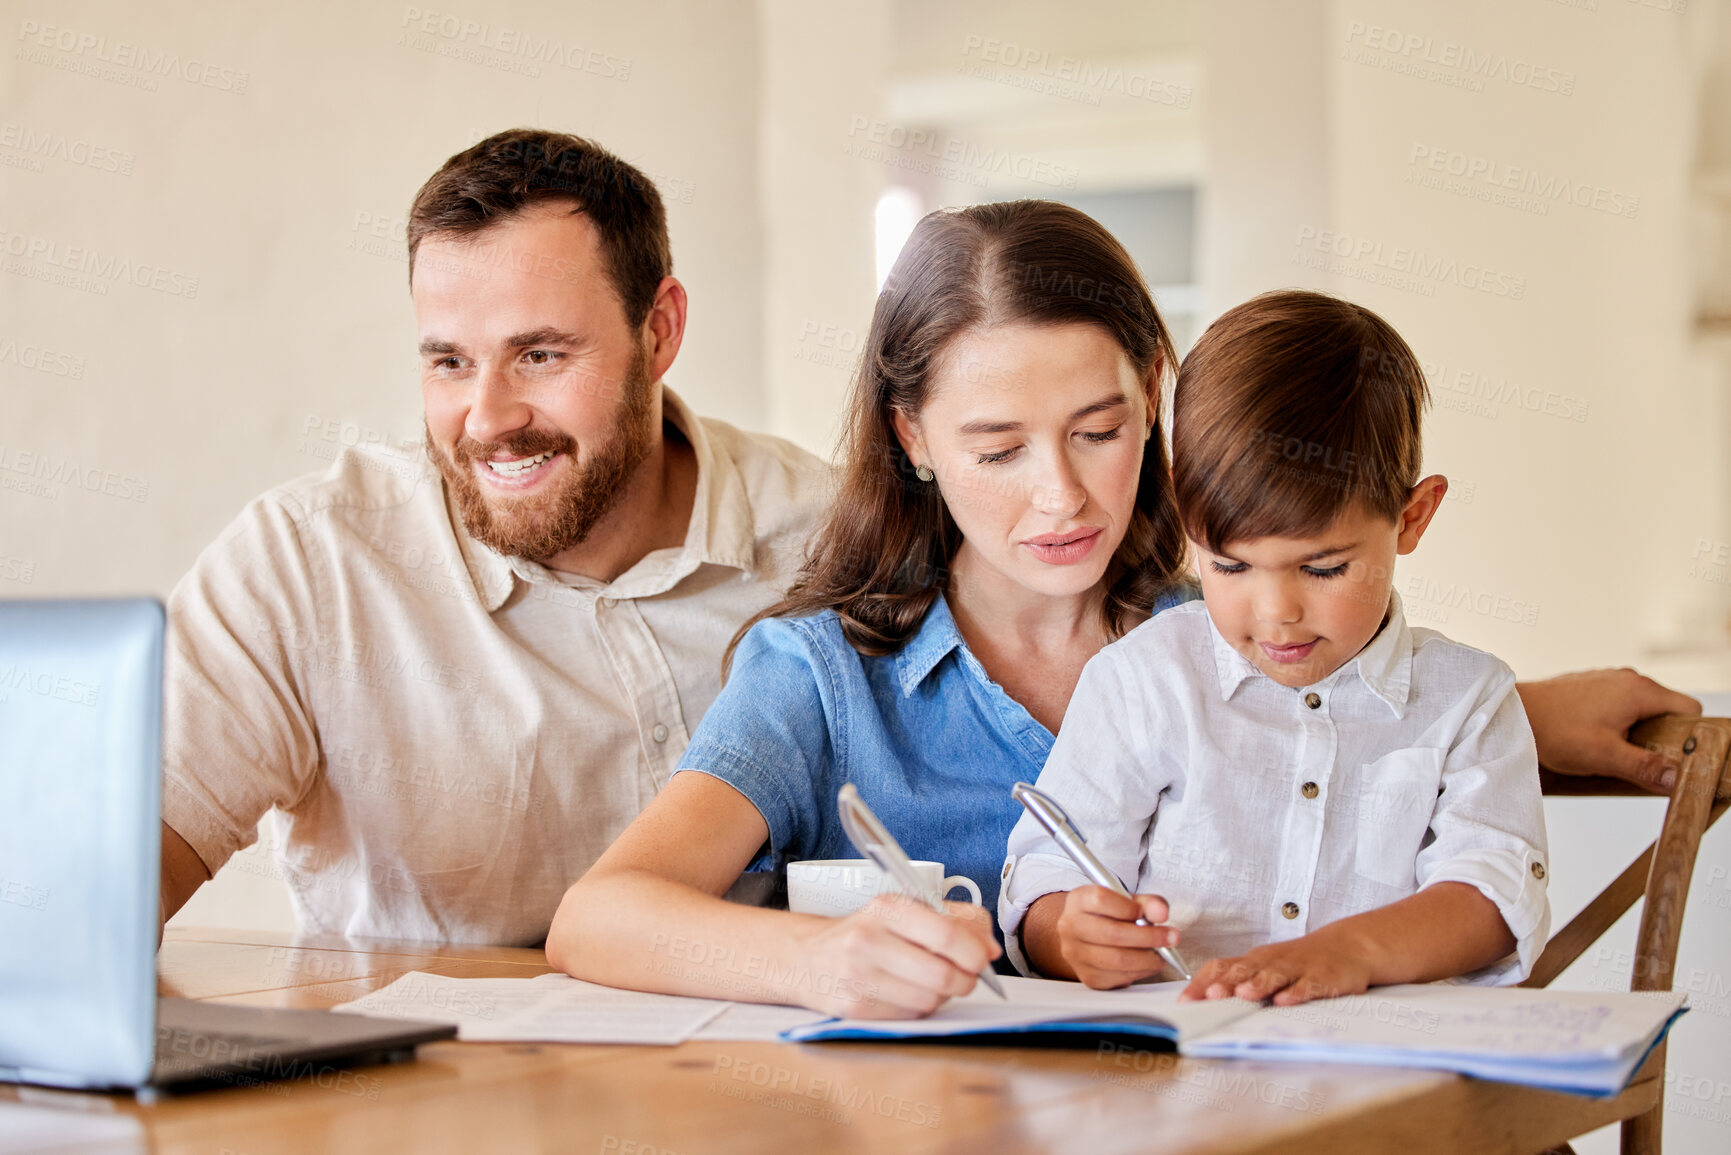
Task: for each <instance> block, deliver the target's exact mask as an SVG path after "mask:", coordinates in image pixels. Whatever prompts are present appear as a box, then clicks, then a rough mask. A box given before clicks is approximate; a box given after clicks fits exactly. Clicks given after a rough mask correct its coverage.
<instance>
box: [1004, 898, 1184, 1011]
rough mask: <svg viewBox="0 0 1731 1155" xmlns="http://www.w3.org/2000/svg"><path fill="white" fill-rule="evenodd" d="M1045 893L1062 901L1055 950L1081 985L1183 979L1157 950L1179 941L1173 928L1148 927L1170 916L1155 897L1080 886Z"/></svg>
mask: <svg viewBox="0 0 1731 1155" xmlns="http://www.w3.org/2000/svg"><path fill="white" fill-rule="evenodd" d="M1046 897H1047V898H1053V899H1060V898H1061V899H1062V901H1063V907H1062V909H1061V910H1060V912H1059V914H1058V922H1057V927H1056V930H1057V939H1058V944H1057V945H1058V950H1059V951H1060V952H1061V953H1062V954H1063V956H1064V961H1065V962H1067V963H1068V964H1069V965H1070V969H1071V970H1073V971H1074V972H1075V974H1076V978H1077V979H1079V980H1080V981H1081V982H1082V983H1083V984H1084V985H1085V986H1089V987H1093V988H1094V989H1096V990H1106V989H1109V988H1112V987H1122V986H1128V985H1129V984H1130V983H1133V982H1137V981H1139V980H1141V979H1145V978H1148V977H1150V976H1151V975H1156V974H1160V973H1161V972H1166V975H1167V977H1168V978H1178V977H1181V976H1179V975H1176V974H1173V973H1172V969H1171V967H1170V966H1168V964H1167V963H1166V962H1165V960H1163V959H1162V958H1161V957H1160V955H1159V954H1158V953H1156V952H1158V951H1161V950H1169V949H1171V948H1172V947H1174V946H1176V945H1177V944H1178V932H1177V931H1176V930H1174V929H1173V928H1172V927H1169V926H1158V925H1150V924H1155V923H1161V922H1165V921H1166V918H1167V916H1168V914H1169V912H1168V911H1167V909H1166V900H1165V899H1163V898H1161V897H1160V896H1159V895H1154V894H1137V895H1131V896H1129V897H1125V896H1124V895H1121V894H1114V893H1113V892H1112V891H1110V890H1107V889H1106V888H1105V887H1103V886H1079V887H1077V888H1076V889H1075V890H1072V891H1069V892H1068V893H1065V894H1062V895H1047V896H1046ZM1032 913H1033V912H1032V911H1030V912H1029V914H1030V916H1031V915H1032Z"/></svg>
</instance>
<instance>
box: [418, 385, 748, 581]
mask: <svg viewBox="0 0 1731 1155" xmlns="http://www.w3.org/2000/svg"><path fill="white" fill-rule="evenodd" d="M661 397H662V409H661V411H662V418H663V420H665V421H666V422H667V423H668V424H670V425H672V426H673V427H674V428H675V429H677V430H678V431H679V432H680V433H681V434H682V435H683V436H684V437H685V440H686V441H688V442H689V443H690V444H691V449H692V453H693V455H694V456H695V457H696V459H697V492H696V495H695V497H694V499H693V500H692V503H691V524H690V525H689V526H687V528H686V531H685V543H684V544H683V545H682V546H680V547H679V548H678V549H659V550H655V551H654V552H652V553H650V554H648V555H647V556H645V557H643V558H641V559H639V561H638V562H637V564H636V565H634V566H632V567H631V568H630V569H628V570H626V571H625V572H624V573H622V574H620V575H619V576H618V577H617V578H615V579H614V580H613V581H612V582H610V583H601V582H584V581H578V582H575V583H572V584H575V585H577V586H579V587H580V588H589V589H592V590H593V591H594V592H595V593H598V594H605V595H607V596H609V597H618V598H636V597H650V596H653V595H655V594H660V593H665V592H667V591H668V590H670V589H672V588H673V587H674V586H675V585H676V584H678V583H679V581H680V580H681V579H683V578H684V577H685V576H686V575H688V574H690V573H691V572H693V571H694V570H696V569H697V567H698V566H700V565H705V564H708V565H724V566H730V567H732V568H734V569H740V570H745V571H747V572H751V571H752V570H753V568H754V565H755V562H756V556H757V534H756V528H755V523H754V522H753V520H752V516H751V499H750V496H749V495H748V494H747V493H746V489H745V481H744V479H743V478H742V477H740V475H739V468H738V466H737V465H736V464H735V463H734V460H733V458H732V457H731V456H730V455H728V454H727V453H725V452H724V451H722V450H721V449H720V448H719V447H718V446H716V445H715V443H714V442H713V441H711V440H710V436H709V431H708V430H707V429H705V428H704V425H703V421H702V420H701V419H700V418H699V417H698V416H697V415H696V414H695V413H693V412H692V411H691V407H690V406H688V405H686V403H685V401H684V399H683V398H681V397H680V396H679V395H678V394H677V393H675V392H674V391H673V390H672V389H670V388H668V387H667V386H665V385H664V386H662V390H661ZM440 485H441V488H442V489H444V491H445V509H446V512H447V514H448V516H449V517H450V521H451V530H452V532H453V533H454V534H455V535H456V538H457V542H458V545H459V547H460V548H461V549H462V552H463V560H464V561H465V562H466V563H467V564H468V567H469V576H470V577H471V578H472V579H473V580H474V582H475V595H476V597H477V598H479V600H480V602H481V604H482V605H484V606H485V607H486V608H487V612H489V613H492V612H493V611H495V610H497V609H498V608H499V607H500V606H502V605H504V604H505V601H506V599H507V598H509V597H510V596H511V591H512V590H513V589H515V588H516V584H517V582H518V581H519V580H522V581H529V582H534V581H557V580H558V579H557V578H555V577H554V576H553V575H552V574H551V572H550V571H548V570H547V568H546V567H545V566H542V565H540V564H538V563H536V562H532V561H525V560H523V559H522V558H509V557H506V556H504V555H503V554H501V553H499V552H497V551H496V550H494V549H492V548H491V547H489V546H486V545H483V544H482V543H480V542H478V541H476V540H475V539H474V538H472V537H470V536H469V531H468V529H467V528H466V527H465V526H464V525H463V518H462V514H461V513H460V511H459V510H458V509H457V506H456V501H455V499H454V498H453V497H452V496H451V494H450V492H449V490H448V488H446V487H444V485H443V479H441V481H440Z"/></svg>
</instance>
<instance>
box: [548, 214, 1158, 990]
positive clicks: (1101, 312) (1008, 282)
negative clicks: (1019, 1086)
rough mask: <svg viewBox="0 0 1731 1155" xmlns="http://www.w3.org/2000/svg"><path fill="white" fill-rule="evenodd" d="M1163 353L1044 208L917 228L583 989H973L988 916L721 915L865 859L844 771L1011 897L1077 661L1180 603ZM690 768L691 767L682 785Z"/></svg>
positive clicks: (568, 935)
mask: <svg viewBox="0 0 1731 1155" xmlns="http://www.w3.org/2000/svg"><path fill="white" fill-rule="evenodd" d="M1175 361H1176V359H1175V357H1174V355H1173V350H1172V343H1171V339H1170V338H1169V336H1168V335H1167V331H1166V328H1165V326H1164V324H1163V323H1162V322H1161V320H1160V317H1159V315H1158V313H1157V312H1156V311H1155V308H1154V302H1153V300H1152V298H1151V297H1150V296H1149V294H1148V291H1147V289H1146V288H1145V287H1144V286H1143V284H1142V282H1141V279H1140V277H1139V276H1138V274H1137V272H1136V269H1135V266H1134V264H1133V263H1132V262H1131V260H1130V257H1129V256H1128V254H1127V253H1125V251H1124V249H1123V247H1122V246H1121V245H1119V244H1118V242H1117V241H1116V240H1114V239H1113V238H1112V236H1111V235H1110V234H1109V233H1107V232H1106V230H1105V229H1103V228H1102V227H1100V225H1099V224H1098V223H1096V222H1095V221H1094V220H1092V219H1091V218H1089V217H1087V216H1086V215H1084V214H1083V213H1080V212H1078V211H1076V210H1075V209H1071V208H1068V207H1067V206H1064V205H1059V204H1055V203H1052V202H1045V201H1019V202H1014V203H1010V204H994V205H980V206H976V207H972V208H966V209H960V210H954V211H945V212H938V213H933V214H932V215H930V216H928V217H926V218H925V219H924V220H923V221H921V222H920V224H919V226H918V227H917V228H916V229H915V230H914V233H913V235H912V236H911V237H910V238H909V240H908V243H907V245H906V246H905V247H904V249H903V251H902V254H901V257H900V258H899V259H898V260H897V262H896V266H895V268H894V270H893V271H892V272H891V274H890V278H889V281H888V283H887V285H886V287H885V289H884V291H883V292H882V293H881V294H880V295H879V297H878V301H877V307H876V310H875V312H874V314H873V319H872V325H871V330H870V333H869V335H868V337H867V339H866V349H865V354H864V358H863V363H862V366H861V369H860V374H859V378H858V380H857V382H856V386H855V390H854V395H853V400H852V404H851V409H850V413H849V417H848V434H847V442H846V446H847V448H846V454H845V462H844V465H843V473H842V482H841V488H840V497H839V499H838V502H837V504H836V506H835V508H834V510H833V511H832V513H831V515H830V517H829V519H828V521H827V522H826V524H825V525H824V527H823V528H822V529H821V530H820V531H819V533H818V535H817V537H816V538H815V539H814V543H813V546H812V552H811V558H810V561H809V562H808V564H807V566H806V568H805V570H804V571H803V572H802V576H801V577H800V579H799V580H798V581H797V582H796V583H795V584H794V586H793V588H792V589H791V590H790V591H789V593H788V596H787V598H786V599H785V600H784V601H782V602H781V603H780V604H778V605H776V606H774V607H772V608H771V609H770V610H768V611H766V613H765V614H764V615H763V616H762V618H761V620H759V621H758V622H757V623H756V624H755V625H754V626H752V627H751V628H750V629H749V631H748V632H745V633H744V637H743V640H741V641H740V642H739V643H738V645H737V650H736V652H734V653H733V654H732V655H731V659H732V668H731V671H730V675H729V680H728V683H727V685H726V687H725V688H724V689H723V691H722V694H721V696H720V697H719V698H718V699H717V700H716V702H715V704H714V705H713V706H711V708H710V710H709V712H708V713H707V714H706V715H705V717H704V720H703V722H702V724H701V725H700V726H699V728H698V730H697V733H696V734H695V735H693V738H692V743H691V746H690V748H689V749H688V750H687V751H686V754H685V756H684V758H683V759H682V760H681V763H680V768H681V771H682V772H681V773H678V774H676V775H675V776H674V777H673V778H672V780H671V781H670V782H669V783H668V785H667V787H666V789H664V790H663V791H662V792H661V794H660V795H659V796H658V797H657V798H656V800H655V801H654V802H653V803H651V804H650V806H649V807H648V809H646V810H645V811H644V812H643V814H642V815H641V816H639V818H638V819H637V820H636V821H635V822H634V823H632V825H631V826H630V827H629V828H628V829H627V830H626V831H625V833H624V834H623V835H621V836H620V838H619V840H618V841H617V842H616V843H614V845H613V846H612V848H611V849H609V850H608V852H607V853H606V854H605V855H603V856H602V858H601V859H600V860H599V861H598V862H597V863H596V864H595V866H594V867H593V868H591V870H590V871H589V872H588V873H587V874H586V875H585V876H584V877H583V878H582V879H581V880H580V881H579V882H578V883H577V884H576V885H574V886H573V887H572V888H571V889H570V891H569V892H568V893H567V894H566V896H565V900H564V902H563V903H562V904H561V906H560V909H559V912H558V914H557V915H556V916H555V918H554V922H553V927H552V930H551V932H550V933H549V935H548V939H547V955H548V958H549V960H550V961H552V962H553V963H554V965H556V966H558V967H560V968H561V969H563V970H566V971H569V972H570V973H572V974H574V975H577V976H578V977H581V978H586V979H591V980H594V981H597V982H603V983H608V984H612V985H617V986H629V987H637V988H642V989H649V990H658V991H666V992H670V993H683V994H708V995H725V996H726V997H730V998H745V999H752V1000H759V1001H770V1002H789V1003H802V1004H805V1005H807V1006H811V1007H814V1008H817V1009H820V1010H825V1011H829V1012H832V1013H836V1014H844V1015H854V1016H888V1017H906V1016H908V1015H912V1014H924V1013H926V1012H928V1011H930V1010H932V1009H933V1008H934V1007H936V1006H937V1005H938V1004H939V1003H941V1002H942V1001H943V1000H944V999H945V998H947V997H949V996H953V995H959V994H963V993H965V992H966V991H968V990H970V989H972V986H973V983H974V981H975V976H976V975H977V974H978V973H979V971H980V970H981V969H982V968H983V967H984V966H986V965H987V964H988V963H989V962H990V960H991V959H992V958H994V957H995V956H996V955H998V953H999V949H998V947H997V944H996V942H995V941H994V939H993V937H992V932H991V929H990V928H991V920H990V918H989V917H988V916H987V915H986V914H985V913H984V912H981V911H974V910H971V909H969V908H966V907H959V906H957V905H955V904H952V906H951V911H952V913H953V914H954V915H955V917H945V916H943V915H939V914H936V913H934V912H932V911H929V910H926V909H924V908H922V907H920V906H918V905H917V904H913V903H909V902H906V901H903V900H900V899H895V898H890V897H883V898H879V899H877V900H876V901H874V902H873V903H872V904H871V905H869V906H868V907H867V908H865V909H864V910H862V911H860V912H857V913H855V914H853V915H850V916H848V917H845V918H840V919H830V918H825V917H821V916H815V915H801V914H793V913H789V912H786V911H773V910H762V909H756V908H747V907H741V906H737V905H732V904H728V903H726V902H724V901H722V900H721V899H720V898H719V895H721V893H722V892H723V891H725V890H726V889H727V887H728V886H729V884H731V883H732V882H733V881H734V879H735V878H736V877H737V876H738V875H739V873H740V872H741V871H742V870H744V869H746V868H747V867H748V866H750V865H752V864H753V862H754V861H756V862H758V863H759V864H760V865H771V864H773V863H774V862H775V861H777V860H781V859H786V858H838V857H846V856H850V855H852V854H854V853H855V851H853V850H852V849H851V848H850V846H849V843H848V841H847V839H846V836H845V834H844V833H843V832H842V831H841V829H840V824H839V819H838V817H837V814H836V807H835V797H836V790H837V789H838V788H839V787H840V786H841V785H842V784H843V783H844V782H849V781H851V782H853V783H855V784H856V785H857V786H858V788H859V790H860V792H861V794H862V795H863V797H864V798H865V800H866V802H867V803H868V804H869V805H871V806H872V807H873V808H874V809H875V810H876V811H877V813H878V816H879V817H880V818H882V819H883V820H884V822H885V824H886V825H887V826H888V827H889V828H890V829H891V830H892V831H893V832H894V833H895V835H896V837H897V838H898V839H899V840H900V841H901V843H902V845H903V847H904V848H905V849H906V850H907V852H908V854H909V855H910V856H911V857H913V858H916V859H931V860H935V861H938V862H941V863H943V864H944V866H945V869H946V870H948V871H950V872H953V873H961V874H965V875H967V876H969V877H971V878H973V879H974V880H975V881H976V882H977V883H979V885H980V888H981V890H982V892H983V893H984V899H985V905H984V911H985V912H989V911H991V910H993V909H995V907H996V900H997V889H998V871H999V868H1000V866H1001V865H1002V862H1003V853H1004V843H1005V840H1006V839H1007V837H1008V835H1009V831H1010V828H1011V826H1013V825H1014V822H1015V819H1016V817H1017V814H1018V812H1019V808H1017V807H1016V806H1015V805H1014V804H1013V803H1012V802H1011V801H1010V800H1009V789H1010V786H1011V785H1012V784H1013V783H1015V782H1016V781H1018V780H1021V779H1026V780H1029V781H1032V780H1033V778H1034V777H1035V776H1036V775H1037V774H1038V773H1039V770H1040V767H1041V766H1042V764H1043V763H1044V761H1045V757H1046V754H1047V752H1048V751H1049V750H1050V748H1051V744H1052V735H1053V732H1054V731H1055V730H1056V729H1057V728H1058V725H1059V723H1060V721H1061V720H1062V719H1063V716H1064V709H1065V706H1066V705H1067V704H1068V702H1069V699H1070V694H1071V692H1072V691H1073V690H1074V688H1075V685H1076V680H1077V678H1078V677H1079V676H1080V674H1081V671H1082V667H1083V665H1085V664H1086V663H1087V661H1088V659H1089V658H1090V657H1092V656H1093V655H1094V653H1095V652H1096V651H1098V650H1099V649H1100V647H1101V646H1103V645H1105V644H1106V643H1107V642H1108V641H1111V640H1112V639H1114V638H1116V637H1118V636H1120V635H1122V634H1123V633H1124V632H1125V631H1127V630H1129V629H1131V628H1133V627H1134V626H1135V625H1137V624H1138V623H1140V622H1141V621H1142V620H1144V619H1145V618H1146V617H1147V616H1148V615H1149V613H1150V612H1153V611H1156V610H1158V609H1160V608H1163V607H1164V606H1165V605H1168V604H1172V603H1173V602H1175V601H1177V600H1181V599H1182V598H1183V597H1185V596H1187V592H1186V590H1185V589H1184V587H1183V586H1182V585H1181V574H1182V562H1183V551H1184V546H1183V537H1182V533H1181V531H1180V529H1179V526H1178V522H1177V517H1176V514H1175V511H1174V509H1173V506H1172V502H1171V497H1170V494H1169V491H1168V487H1167V467H1166V454H1165V447H1164V442H1163V439H1162V438H1161V437H1160V435H1159V422H1158V414H1159V399H1160V387H1161V383H1162V381H1163V379H1164V377H1165V375H1166V374H1167V373H1168V372H1169V371H1170V370H1172V369H1173V368H1175ZM684 771H701V773H688V772H684Z"/></svg>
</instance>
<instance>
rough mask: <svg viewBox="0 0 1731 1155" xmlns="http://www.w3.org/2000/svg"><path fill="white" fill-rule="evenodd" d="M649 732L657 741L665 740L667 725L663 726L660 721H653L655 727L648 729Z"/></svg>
mask: <svg viewBox="0 0 1731 1155" xmlns="http://www.w3.org/2000/svg"><path fill="white" fill-rule="evenodd" d="M649 733H650V734H651V735H652V736H653V737H654V738H655V740H656V741H657V742H665V741H667V727H666V726H663V725H662V724H661V723H660V722H657V723H655V729H653V730H651V731H649Z"/></svg>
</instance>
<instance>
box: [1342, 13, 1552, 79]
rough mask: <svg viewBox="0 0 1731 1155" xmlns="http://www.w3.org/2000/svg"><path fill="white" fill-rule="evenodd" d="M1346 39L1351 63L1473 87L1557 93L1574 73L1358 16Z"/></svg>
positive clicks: (1347, 52)
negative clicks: (1498, 84)
mask: <svg viewBox="0 0 1731 1155" xmlns="http://www.w3.org/2000/svg"><path fill="white" fill-rule="evenodd" d="M1346 43H1347V49H1346V54H1347V55H1346V58H1347V59H1349V60H1351V61H1352V62H1353V63H1355V64H1369V65H1372V66H1375V67H1378V68H1382V69H1385V70H1387V71H1390V72H1404V73H1410V74H1411V75H1413V76H1416V77H1418V78H1419V79H1421V80H1437V81H1441V82H1443V83H1447V84H1450V85H1452V86H1454V87H1459V88H1467V89H1470V90H1472V91H1475V92H1479V91H1483V89H1484V82H1485V81H1487V80H1500V81H1502V82H1504V83H1506V84H1513V85H1515V86H1517V87H1520V88H1536V89H1538V90H1539V91H1540V92H1551V93H1555V94H1557V95H1559V96H1572V95H1574V92H1575V74H1574V73H1573V72H1567V71H1564V70H1563V69H1560V68H1551V67H1549V66H1547V65H1541V64H1536V63H1534V62H1533V61H1531V60H1522V59H1521V58H1519V57H1514V56H1509V55H1508V54H1507V53H1503V52H1493V51H1486V50H1483V49H1480V48H1475V47H1472V46H1470V45H1465V44H1457V43H1455V42H1454V41H1452V40H1437V39H1436V38H1435V37H1431V36H1424V35H1420V34H1419V33H1416V32H1401V31H1399V30H1398V29H1394V28H1385V27H1383V26H1382V25H1380V24H1366V23H1365V22H1364V21H1362V20H1353V21H1350V22H1349V23H1348V24H1347V26H1346Z"/></svg>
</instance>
